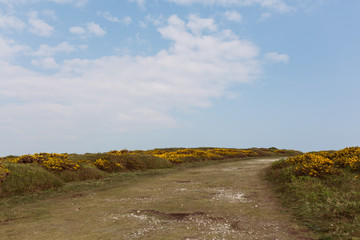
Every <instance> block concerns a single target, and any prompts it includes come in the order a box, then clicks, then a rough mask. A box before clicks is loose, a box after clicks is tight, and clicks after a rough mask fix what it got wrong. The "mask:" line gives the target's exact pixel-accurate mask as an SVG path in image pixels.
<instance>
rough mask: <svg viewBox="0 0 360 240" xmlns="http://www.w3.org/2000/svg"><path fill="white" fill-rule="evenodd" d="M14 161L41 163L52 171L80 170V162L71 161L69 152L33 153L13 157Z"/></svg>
mask: <svg viewBox="0 0 360 240" xmlns="http://www.w3.org/2000/svg"><path fill="white" fill-rule="evenodd" d="M11 162H14V163H23V164H29V163H36V164H40V165H41V166H42V167H43V168H45V169H46V170H50V171H57V172H59V171H64V170H73V171H74V170H78V169H79V168H80V166H79V164H77V163H76V162H74V161H71V160H70V159H69V157H68V154H66V153H65V154H58V153H35V154H33V155H30V154H29V155H23V156H20V157H18V158H15V159H12V160H11Z"/></svg>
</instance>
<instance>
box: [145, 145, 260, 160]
mask: <svg viewBox="0 0 360 240" xmlns="http://www.w3.org/2000/svg"><path fill="white" fill-rule="evenodd" d="M151 153H152V154H153V155H154V156H157V157H160V158H164V159H167V160H169V161H171V162H173V163H181V162H184V161H205V160H216V159H225V158H236V157H240V158H241V157H255V156H258V154H257V153H256V152H254V151H251V150H240V149H227V148H214V149H205V150H203V149H191V148H185V149H180V150H176V151H161V150H157V151H154V150H152V152H151Z"/></svg>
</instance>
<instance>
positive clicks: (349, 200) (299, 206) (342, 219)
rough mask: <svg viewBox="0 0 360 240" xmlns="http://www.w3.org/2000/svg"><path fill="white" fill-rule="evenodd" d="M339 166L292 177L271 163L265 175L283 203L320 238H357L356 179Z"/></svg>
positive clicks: (359, 191) (359, 198)
mask: <svg viewBox="0 0 360 240" xmlns="http://www.w3.org/2000/svg"><path fill="white" fill-rule="evenodd" d="M357 175H358V174H356V173H354V172H351V171H349V169H343V170H342V171H341V173H340V174H338V175H331V176H326V177H322V178H316V177H309V176H302V177H295V176H293V175H292V171H291V169H290V168H289V167H284V168H280V167H279V166H277V167H276V165H274V166H273V167H272V168H269V169H268V172H267V177H268V179H269V180H270V181H271V182H272V183H273V186H274V189H275V190H276V191H277V193H278V194H279V196H280V198H281V200H282V202H283V203H284V206H285V207H286V208H287V209H289V211H291V212H292V213H293V214H294V216H295V217H296V218H297V219H298V220H299V221H300V222H302V223H303V224H304V225H306V226H307V227H309V228H310V229H311V230H312V231H314V232H316V233H317V234H318V235H319V239H322V240H335V239H336V240H358V239H360V179H359V178H358V177H357Z"/></svg>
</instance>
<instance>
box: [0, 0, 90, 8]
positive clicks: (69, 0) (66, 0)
mask: <svg viewBox="0 0 360 240" xmlns="http://www.w3.org/2000/svg"><path fill="white" fill-rule="evenodd" d="M37 2H53V3H58V4H73V5H75V6H77V7H83V6H85V5H86V4H87V3H88V2H89V0H0V3H4V4H6V5H8V6H13V5H16V4H33V3H37Z"/></svg>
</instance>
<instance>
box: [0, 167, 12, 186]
mask: <svg viewBox="0 0 360 240" xmlns="http://www.w3.org/2000/svg"><path fill="white" fill-rule="evenodd" d="M9 174H10V170H9V169H7V168H5V167H4V166H3V165H0V183H1V182H3V181H5V179H6V178H7V177H8V176H9Z"/></svg>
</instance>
